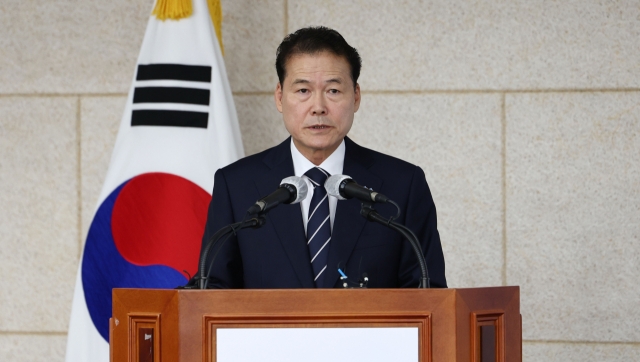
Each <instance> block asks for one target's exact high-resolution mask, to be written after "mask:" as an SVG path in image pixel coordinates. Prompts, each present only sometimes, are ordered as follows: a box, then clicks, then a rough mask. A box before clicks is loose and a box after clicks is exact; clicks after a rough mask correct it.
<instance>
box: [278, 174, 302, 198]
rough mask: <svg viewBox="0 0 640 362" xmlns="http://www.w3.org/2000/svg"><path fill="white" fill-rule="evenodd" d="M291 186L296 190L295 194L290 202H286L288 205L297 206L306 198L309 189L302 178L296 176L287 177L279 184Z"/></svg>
mask: <svg viewBox="0 0 640 362" xmlns="http://www.w3.org/2000/svg"><path fill="white" fill-rule="evenodd" d="M285 185H291V186H293V187H294V188H295V189H296V194H295V195H292V196H295V198H293V200H292V201H291V202H287V203H288V204H297V203H299V202H300V201H302V200H304V199H306V198H307V194H308V193H309V188H308V187H307V183H306V182H305V181H304V180H303V179H302V177H298V176H289V177H287V178H284V179H282V181H281V182H280V186H285Z"/></svg>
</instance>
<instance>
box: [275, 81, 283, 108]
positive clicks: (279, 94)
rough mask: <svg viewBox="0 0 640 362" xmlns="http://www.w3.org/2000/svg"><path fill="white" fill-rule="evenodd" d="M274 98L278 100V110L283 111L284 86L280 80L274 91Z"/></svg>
mask: <svg viewBox="0 0 640 362" xmlns="http://www.w3.org/2000/svg"><path fill="white" fill-rule="evenodd" d="M273 99H274V100H275V101H276V108H278V112H280V113H282V86H281V85H280V82H278V85H276V90H275V92H273Z"/></svg>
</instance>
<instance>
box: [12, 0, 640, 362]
mask: <svg viewBox="0 0 640 362" xmlns="http://www.w3.org/2000/svg"><path fill="white" fill-rule="evenodd" d="M151 7H152V1H151V0H114V1H96V0H91V1H87V0H57V1H36V0H3V1H2V3H0V34H1V36H0V202H1V205H2V207H1V208H0V275H2V278H1V279H0V291H1V292H0V360H2V361H40V360H41V361H45V360H46V361H62V360H63V359H64V350H65V344H66V332H67V328H68V321H69V313H70V309H71V297H72V293H73V288H74V284H75V277H76V271H77V267H78V261H79V256H80V253H81V251H82V245H83V241H84V237H85V235H86V232H87V228H88V224H89V222H90V218H91V216H92V214H93V212H94V209H95V207H96V203H97V197H98V193H99V191H100V188H101V186H102V182H103V178H104V176H105V173H106V169H107V165H108V163H109V159H110V155H111V150H112V148H113V143H114V140H115V136H116V132H117V127H118V124H119V121H120V117H121V116H122V112H123V110H124V104H125V98H126V92H127V91H128V88H129V86H130V82H131V79H132V75H133V71H134V67H135V61H136V58H137V55H138V51H139V49H140V45H141V42H142V37H143V35H144V30H145V27H146V23H147V17H148V15H149V13H150V10H151ZM223 12H224V23H223V34H224V35H223V40H224V43H225V47H226V48H225V51H226V56H225V60H226V66H227V69H228V74H229V80H230V82H231V87H232V89H233V92H234V98H235V102H236V107H237V109H238V116H239V119H240V125H241V129H242V135H243V139H244V144H245V150H246V153H247V154H252V153H255V152H258V151H260V150H262V149H264V148H266V147H269V146H272V145H274V144H276V143H278V142H279V141H281V140H282V139H284V137H285V136H286V135H287V134H286V131H285V130H284V128H283V127H282V126H281V120H280V114H279V113H278V112H277V111H276V109H275V106H274V105H273V99H272V91H273V89H274V87H275V84H276V75H275V71H274V67H273V61H274V53H275V48H276V47H277V45H278V44H279V42H280V40H281V39H282V38H283V37H284V35H286V34H287V33H289V32H291V31H294V30H295V29H297V28H300V27H303V26H307V25H326V26H329V27H333V28H335V29H337V30H338V31H340V32H341V33H342V34H343V35H344V36H345V38H346V39H347V41H349V42H350V43H351V44H352V45H353V46H355V47H356V48H358V50H359V51H360V53H361V55H362V57H363V61H364V67H363V71H362V75H361V79H360V85H361V87H362V91H363V99H362V106H361V108H360V111H359V112H358V113H357V114H356V121H355V124H354V128H353V130H352V132H351V133H350V136H351V137H352V138H353V139H354V140H356V141H357V142H359V143H361V144H362V145H364V146H368V147H371V148H375V149H377V150H380V151H382V152H386V153H389V154H391V155H394V156H397V157H400V158H403V159H406V160H408V161H410V162H413V163H416V164H418V165H420V166H421V167H422V168H423V169H424V171H425V173H426V175H427V180H428V181H429V185H430V187H431V191H432V193H433V196H434V199H435V202H436V206H437V208H438V216H439V222H440V227H439V229H440V232H441V237H442V241H443V247H444V252H445V258H446V261H447V277H448V281H449V285H450V286H451V287H474V286H490V285H519V286H520V287H521V303H522V316H523V337H524V350H523V353H524V361H526V362H530V361H558V362H566V361H584V360H598V361H631V360H640V328H639V327H638V324H639V323H640V308H639V307H640V303H639V301H640V287H638V286H637V282H636V280H637V278H638V276H639V275H640V222H639V220H640V2H639V1H637V0H627V1H596V0H584V1H578V0H575V1H532V0H513V1H506V0H500V1H496V0H480V1H470V0H467V1H447V0H437V1H436V0H433V1H419V0H406V1H383V0H375V1H374V0H367V1H355V0H354V1H344V0H343V1H337V0H336V1H329V0H326V1H302V0H273V1H258V0H226V1H223Z"/></svg>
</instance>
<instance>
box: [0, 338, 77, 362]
mask: <svg viewBox="0 0 640 362" xmlns="http://www.w3.org/2000/svg"><path fill="white" fill-rule="evenodd" d="M66 342H67V336H61V335H25V334H18V335H0V361H11V362H33V361H47V362H62V361H64V354H65V348H66Z"/></svg>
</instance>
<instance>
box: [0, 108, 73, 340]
mask: <svg viewBox="0 0 640 362" xmlns="http://www.w3.org/2000/svg"><path fill="white" fill-rule="evenodd" d="M0 110H2V112H0V114H1V115H0V155H2V157H1V158H0V204H1V205H3V207H2V208H1V209H0V235H2V237H1V238H0V275H2V278H1V279H0V290H2V292H1V293H0V331H34V330H36V331H60V332H62V331H66V330H67V325H68V321H69V311H70V309H71V296H72V293H73V285H74V282H75V275H76V270H77V266H78V264H77V263H78V247H79V233H78V229H79V224H78V221H79V215H78V186H79V185H78V156H79V153H78V137H77V126H78V122H77V121H76V119H77V110H78V100H77V99H76V98H67V97H52V98H34V97H2V98H0Z"/></svg>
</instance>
